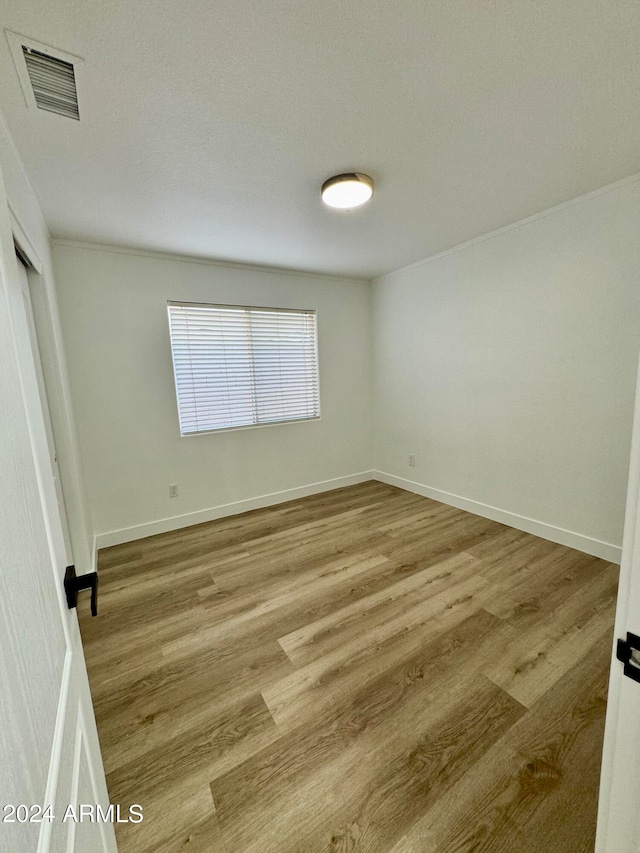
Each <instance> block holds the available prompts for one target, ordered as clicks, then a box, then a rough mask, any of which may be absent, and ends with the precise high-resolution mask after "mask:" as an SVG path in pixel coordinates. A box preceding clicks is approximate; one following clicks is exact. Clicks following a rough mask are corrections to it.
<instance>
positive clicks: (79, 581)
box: [64, 566, 98, 616]
mask: <svg viewBox="0 0 640 853" xmlns="http://www.w3.org/2000/svg"><path fill="white" fill-rule="evenodd" d="M82 589H90V590H91V615H92V616H97V615H98V573H97V572H89V574H87V575H77V574H76V567H75V566H67V568H66V571H65V573H64V591H65V593H66V595H67V604H68V605H69V610H72V609H73V608H74V607H76V606H77V604H78V593H79V592H80V590H82Z"/></svg>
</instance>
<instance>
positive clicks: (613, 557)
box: [373, 471, 622, 564]
mask: <svg viewBox="0 0 640 853" xmlns="http://www.w3.org/2000/svg"><path fill="white" fill-rule="evenodd" d="M373 477H374V479H376V480H380V482H381V483H387V485H389V486H397V487H398V488H399V489H404V490H405V491H407V492H414V493H415V494H416V495H422V496H423V497H425V498H431V499H432V500H434V501H440V503H443V504H448V505H449V506H455V507H457V509H464V510H466V511H467V512H472V513H473V514H474V515H481V516H482V517H483V518H490V519H491V520H492V521H499V522H500V523H501V524H506V525H508V526H509V527H515V528H516V530H524V532H525V533H532V534H533V535H534V536H539V537H540V538H541V539H548V540H549V541H551V542H557V543H558V544H560V545H566V546H567V547H569V548H575V549H576V550H577V551H584V552H585V553H586V554H592V555H593V556H594V557H601V558H602V559H603V560H607V561H608V562H610V563H618V564H619V563H620V557H621V554H622V549H621V548H620V547H618V546H617V545H612V544H611V543H610V542H602V541H601V540H600V539H592V538H591V537H590V536H585V535H584V534H582V533H575V532H574V531H572V530H565V529H564V528H562V527H555V526H554V525H553V524H547V523H546V522H544V521H536V519H534V518H528V517H527V516H526V515H518V514H517V513H515V512H509V511H508V510H506V509H499V508H498V507H495V506H490V505H489V504H483V503H480V502H479V501H474V500H470V499H469V498H463V497H460V495H453V494H451V493H450V492H443V491H441V490H440V489H434V488H432V487H431V486H424V485H423V484H422V483H414V482H413V481H412V480H405V479H404V477H395V476H394V475H393V474H386V473H384V472H383V471H374V472H373Z"/></svg>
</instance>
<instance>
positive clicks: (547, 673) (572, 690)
mask: <svg viewBox="0 0 640 853" xmlns="http://www.w3.org/2000/svg"><path fill="white" fill-rule="evenodd" d="M616 582H617V567H616V566H614V565H612V564H609V563H606V562H604V561H602V560H598V559H596V558H595V557H589V556H587V555H585V554H582V553H579V552H577V551H573V550H571V549H569V548H565V547H563V546H560V545H555V544H553V543H550V542H547V541H545V540H542V539H537V538H536V537H534V536H530V535H528V534H526V533H521V532H519V531H516V530H513V529H511V528H508V527H505V526H503V525H500V524H497V523H495V522H492V521H488V520H486V519H483V518H479V517H478V516H474V515H470V514H468V513H465V512H462V511H460V510H456V509H453V508H451V507H448V506H445V505H443V504H439V503H436V502H434V501H431V500H428V499H426V498H422V497H418V496H416V495H413V494H411V493H409V492H404V491H401V490H399V489H395V488H393V487H391V486H386V485H383V484H381V483H377V482H370V483H365V484H363V485H359V486H354V487H349V488H345V489H341V490H337V491H334V492H329V493H324V494H322V495H318V496H314V497H309V498H304V499H302V500H298V501H293V502H291V503H288V504H281V505H279V506H277V507H273V508H270V509H264V510H258V511H255V512H251V513H247V514H245V515H242V516H235V517H233V518H228V519H223V520H220V521H216V522H211V523H209V524H203V525H199V526H197V527H191V528H188V529H185V530H181V531H177V532H174V533H167V534H163V535H161V536H155V537H151V538H149V539H144V540H141V541H137V542H133V543H129V544H126V545H121V546H117V547H114V548H108V549H105V550H103V551H101V552H100V616H99V617H98V618H97V619H91V617H90V616H89V615H88V613H87V612H86V609H85V607H86V604H83V612H82V614H81V627H82V633H83V637H84V641H85V651H86V657H87V664H88V669H89V676H90V681H91V690H92V694H93V699H94V703H95V709H96V716H97V721H98V730H99V733H100V740H101V744H102V750H103V753H104V760H105V767H106V771H107V782H108V786H109V793H110V797H111V802H114V803H121V804H122V805H123V806H124V807H125V808H124V810H125V811H126V807H127V806H129V805H130V804H131V803H140V804H142V806H143V809H144V821H143V822H142V823H141V824H138V825H133V824H122V825H119V826H117V828H116V830H117V837H118V842H119V848H120V853H142V851H145V853H147V852H148V853H152V851H153V853H169V852H170V853H173V851H189V853H196V852H197V853H204V851H207V853H209V851H212V853H276V851H277V853H352V851H354V853H355V851H367V853H454V851H456V853H461V851H474V853H478V851H489V853H501V851H504V853H525V851H527V853H529V852H530V853H534V851H535V853H583V851H584V853H587V851H592V850H593V842H594V833H595V819H596V798H597V788H598V775H599V767H600V753H601V748H602V735H603V724H604V712H605V697H606V685H607V678H608V668H609V663H610V652H611V640H612V628H613V614H614V604H615V594H616Z"/></svg>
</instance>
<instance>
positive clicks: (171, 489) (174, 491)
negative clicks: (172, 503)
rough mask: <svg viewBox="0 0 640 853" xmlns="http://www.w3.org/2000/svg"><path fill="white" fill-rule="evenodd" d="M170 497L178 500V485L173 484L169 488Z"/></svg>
mask: <svg viewBox="0 0 640 853" xmlns="http://www.w3.org/2000/svg"><path fill="white" fill-rule="evenodd" d="M169 497H170V498H177V497H178V484H177V483H172V484H171V485H170V486H169Z"/></svg>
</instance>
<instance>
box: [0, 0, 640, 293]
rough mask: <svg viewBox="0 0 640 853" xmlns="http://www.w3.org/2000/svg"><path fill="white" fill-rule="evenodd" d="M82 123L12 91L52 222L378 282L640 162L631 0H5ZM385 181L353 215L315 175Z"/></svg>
mask: <svg viewBox="0 0 640 853" xmlns="http://www.w3.org/2000/svg"><path fill="white" fill-rule="evenodd" d="M0 23H1V24H2V25H3V26H4V27H6V28H8V29H10V30H15V31H18V32H20V33H22V34H24V35H27V36H30V37H32V38H34V39H37V40H39V41H42V42H45V43H47V44H49V45H52V46H53V47H56V48H59V49H60V50H63V51H65V52H68V53H73V54H77V55H80V56H82V57H83V58H84V60H85V61H84V63H82V67H81V69H80V73H81V79H80V84H81V86H80V89H81V91H80V98H81V100H80V112H81V121H80V123H77V122H74V121H72V120H69V119H64V118H61V117H58V116H54V115H51V114H48V113H45V112H41V111H33V110H30V109H28V108H27V106H26V104H25V100H24V98H23V95H22V91H21V89H20V85H19V82H18V78H17V74H16V71H15V68H14V66H13V61H12V58H11V54H10V51H9V47H8V43H7V41H6V39H4V40H3V42H2V44H1V45H0V107H1V109H2V111H3V112H4V114H5V116H6V119H7V122H8V124H9V127H10V129H11V132H12V134H13V136H14V139H15V142H16V144H17V147H18V149H19V151H20V153H21V155H22V158H23V161H24V163H25V166H26V170H27V173H28V175H29V177H30V179H31V182H32V184H33V187H34V189H35V191H36V194H37V196H38V198H39V201H40V203H41V206H42V209H43V211H44V214H45V217H46V219H47V222H48V224H49V227H50V230H51V232H52V234H53V235H54V236H58V237H67V238H73V239H79V240H90V241H96V242H105V243H116V244H121V245H125V246H132V247H138V248H144V249H158V250H163V251H169V252H177V253H181V254H190V255H197V256H203V257H212V258H221V259H227V260H234V261H245V262H252V263H259V264H267V265H277V266H284V267H292V268H298V269H306V270H314V271H320V272H328V273H337V274H351V275H358V276H364V277H367V278H369V277H373V276H375V275H377V274H380V273H383V272H387V271H389V270H392V269H397V268H399V267H401V266H404V265H406V264H409V263H412V262H414V261H417V260H419V259H421V258H424V257H427V256H428V255H432V254H434V253H437V252H439V251H442V250H444V249H447V248H450V247H452V246H454V245H456V244H458V243H461V242H463V241H466V240H469V239H471V238H473V237H476V236H478V235H480V234H483V233H486V232H488V231H491V230H494V229H496V228H499V227H501V226H504V225H508V224H510V223H512V222H515V221H517V220H519V219H521V218H523V217H526V216H528V215H531V214H533V213H536V212H538V211H541V210H544V209H545V208H548V207H550V206H552V205H555V204H558V203H560V202H563V201H566V200H568V199H570V198H573V197H575V196H577V195H580V194H582V193H584V192H587V191H589V190H593V189H596V188H597V187H600V186H603V185H605V184H608V183H611V182H613V181H615V180H617V179H620V178H623V177H625V176H627V175H630V174H632V173H634V172H638V171H640V145H639V140H640V85H639V81H640V59H639V57H640V4H638V3H637V0H561V2H558V0H535V2H532V0H440V2H430V0H403V2H398V3H389V2H383V0H378V2H374V0H349V2H345V0H316V2H313V3H305V2H300V0H269V2H268V3H265V2H263V0H216V2H215V3H211V2H208V0H207V1H205V0H180V2H168V0H165V2H158V0H135V2H124V0H110V1H109V2H108V1H107V0H104V2H91V3H89V2H87V0H81V2H79V0H75V2H74V1H73V0H29V2H28V3H26V2H24V0H5V1H4V3H3V4H2V7H1V11H0ZM349 170H359V171H363V172H366V173H368V174H370V175H371V176H372V177H373V178H374V179H375V181H376V193H375V195H374V198H373V200H372V202H370V203H369V205H367V206H366V207H365V208H363V209H361V210H359V211H352V212H346V213H345V212H339V211H332V210H329V209H326V208H324V207H323V206H322V205H321V203H320V199H319V190H320V185H321V184H322V182H323V181H324V180H325V179H326V178H327V177H329V176H330V175H332V174H336V173H338V172H342V171H349Z"/></svg>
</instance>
